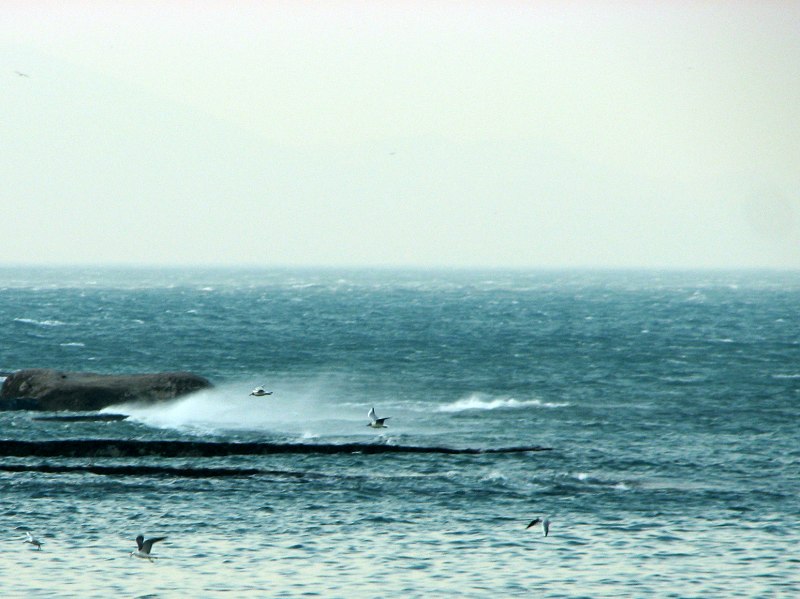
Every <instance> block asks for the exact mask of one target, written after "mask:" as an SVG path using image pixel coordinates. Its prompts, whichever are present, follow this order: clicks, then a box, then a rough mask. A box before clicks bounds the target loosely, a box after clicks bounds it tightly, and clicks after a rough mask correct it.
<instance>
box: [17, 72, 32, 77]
mask: <svg viewBox="0 0 800 599" xmlns="http://www.w3.org/2000/svg"><path fill="white" fill-rule="evenodd" d="M14 72H15V73H16V74H17V75H19V76H20V77H27V78H30V75H28V73H23V72H22V71H14Z"/></svg>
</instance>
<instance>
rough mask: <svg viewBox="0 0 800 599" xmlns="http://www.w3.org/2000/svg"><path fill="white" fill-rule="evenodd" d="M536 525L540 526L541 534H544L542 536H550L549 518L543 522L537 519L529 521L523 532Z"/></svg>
mask: <svg viewBox="0 0 800 599" xmlns="http://www.w3.org/2000/svg"><path fill="white" fill-rule="evenodd" d="M537 524H541V525H542V532H543V533H544V536H547V535H548V534H550V518H545V519H544V520H542V519H541V518H538V517H537V518H534V519H533V520H531V523H530V524H528V526H526V527H525V530H528V529H529V528H530V527H531V526H536V525H537Z"/></svg>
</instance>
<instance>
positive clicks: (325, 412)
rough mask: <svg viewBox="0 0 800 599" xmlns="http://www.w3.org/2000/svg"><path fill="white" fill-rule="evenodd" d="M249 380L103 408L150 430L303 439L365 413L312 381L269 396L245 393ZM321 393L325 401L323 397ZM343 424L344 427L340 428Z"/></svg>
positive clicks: (330, 431)
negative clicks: (155, 400)
mask: <svg viewBox="0 0 800 599" xmlns="http://www.w3.org/2000/svg"><path fill="white" fill-rule="evenodd" d="M252 387H253V384H252V381H248V382H247V383H245V384H231V385H226V386H221V387H215V388H213V389H205V390H202V391H198V392H196V393H192V394H191V395H187V396H185V397H181V398H178V399H176V400H173V401H169V402H165V403H159V404H149V405H148V404H137V403H130V404H122V405H115V406H111V407H109V408H106V409H105V410H103V412H114V413H117V414H125V415H127V416H129V419H130V420H134V421H138V422H142V423H143V424H146V425H148V426H152V427H155V428H168V429H190V430H193V431H195V432H201V433H202V432H205V433H213V432H217V431H224V430H227V431H232V430H241V431H270V432H279V433H290V434H293V435H303V436H306V437H316V436H318V435H325V434H334V433H340V432H341V430H342V429H343V428H345V429H347V428H351V427H352V426H353V424H354V421H361V420H364V415H363V414H361V413H360V411H358V412H356V411H355V410H354V409H342V407H341V406H337V405H336V404H335V402H334V401H332V400H334V398H333V397H332V396H331V395H329V394H328V395H323V394H322V393H321V392H320V391H319V390H318V388H317V387H316V386H315V385H310V386H305V387H300V388H289V389H287V388H283V387H282V388H280V389H279V390H277V391H276V392H275V393H274V394H273V395H271V396H268V397H264V398H261V397H258V398H257V397H253V396H251V395H249V392H250V390H251V389H252ZM323 397H325V399H323ZM343 424H344V426H343Z"/></svg>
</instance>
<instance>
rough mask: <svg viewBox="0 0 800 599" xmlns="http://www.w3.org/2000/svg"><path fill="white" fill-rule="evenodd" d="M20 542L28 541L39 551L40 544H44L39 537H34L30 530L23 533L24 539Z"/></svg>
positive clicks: (40, 548)
mask: <svg viewBox="0 0 800 599" xmlns="http://www.w3.org/2000/svg"><path fill="white" fill-rule="evenodd" d="M22 542H23V543H30V544H31V545H33V546H34V547H36V549H37V551H41V550H42V545H44V543H42V542H41V541H40V540H39V539H37V538H36V537H34V536H33V535H32V534H31V533H30V532H26V533H25V540H24V541H22Z"/></svg>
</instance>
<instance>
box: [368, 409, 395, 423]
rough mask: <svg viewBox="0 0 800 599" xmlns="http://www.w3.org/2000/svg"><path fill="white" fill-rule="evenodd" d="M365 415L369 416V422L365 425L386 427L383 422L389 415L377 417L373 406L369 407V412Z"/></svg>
mask: <svg viewBox="0 0 800 599" xmlns="http://www.w3.org/2000/svg"><path fill="white" fill-rule="evenodd" d="M367 416H369V424H368V425H367V426H371V427H372V428H387V427H386V425H385V424H384V422H385V421H387V420H389V418H391V416H386V417H385V418H378V417H377V416H376V415H375V408H370V409H369V412H368V413H367Z"/></svg>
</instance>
